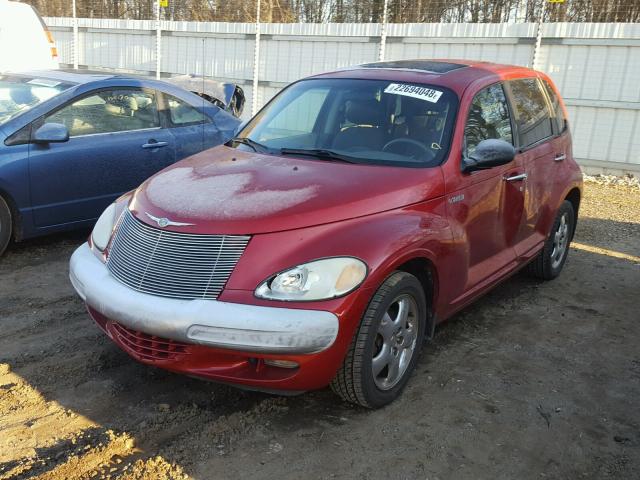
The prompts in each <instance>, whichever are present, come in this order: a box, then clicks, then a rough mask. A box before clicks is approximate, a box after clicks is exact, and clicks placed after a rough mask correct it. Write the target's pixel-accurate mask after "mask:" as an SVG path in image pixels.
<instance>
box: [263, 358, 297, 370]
mask: <svg viewBox="0 0 640 480" xmlns="http://www.w3.org/2000/svg"><path fill="white" fill-rule="evenodd" d="M264 364H265V365H271V366H272V367H279V368H298V367H299V366H300V365H298V363H297V362H292V361H291V360H277V359H275V360H274V359H271V358H265V359H264Z"/></svg>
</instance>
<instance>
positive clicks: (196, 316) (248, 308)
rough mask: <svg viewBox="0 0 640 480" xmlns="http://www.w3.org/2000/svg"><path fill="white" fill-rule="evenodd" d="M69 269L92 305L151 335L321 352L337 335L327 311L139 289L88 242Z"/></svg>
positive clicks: (284, 351) (201, 342) (206, 343)
mask: <svg viewBox="0 0 640 480" xmlns="http://www.w3.org/2000/svg"><path fill="white" fill-rule="evenodd" d="M69 270H70V271H69V277H70V279H71V283H72V284H73V286H74V288H75V289H76V291H77V292H78V295H80V297H81V298H82V299H83V300H84V301H85V302H86V303H87V305H88V306H89V307H90V308H92V309H93V310H96V311H97V312H99V313H100V314H102V315H104V316H105V317H107V318H109V319H111V320H112V321H115V322H118V323H120V324H121V325H124V326H126V327H128V328H130V329H133V330H137V331H140V332H144V333H147V334H149V335H156V336H158V337H163V338H168V339H171V340H176V341H181V342H187V343H192V344H197V345H204V346H208V347H217V348H223V349H231V350H238V351H242V352H259V353H267V354H288V355H296V354H310V353H317V352H321V351H323V350H326V349H327V348H329V347H330V346H331V345H333V343H334V342H335V340H336V337H337V336H338V317H337V316H336V315H334V314H333V313H331V312H326V311H319V310H301V309H293V308H275V307H264V306H257V305H247V304H238V303H227V302H220V301H216V300H179V299H173V298H164V297H157V296H154V295H148V294H145V293H141V292H138V291H136V290H133V289H131V288H129V287H127V286H125V285H124V284H122V283H120V282H119V281H118V280H116V279H115V278H114V277H113V276H111V274H110V273H109V270H108V269H107V267H106V266H105V264H103V263H102V262H101V261H100V260H99V259H98V258H97V257H96V256H95V255H94V254H93V252H92V251H91V249H90V248H89V245H88V244H86V243H85V244H84V245H82V246H80V247H79V248H78V249H77V250H76V251H75V252H74V253H73V255H72V257H71V261H70V269H69Z"/></svg>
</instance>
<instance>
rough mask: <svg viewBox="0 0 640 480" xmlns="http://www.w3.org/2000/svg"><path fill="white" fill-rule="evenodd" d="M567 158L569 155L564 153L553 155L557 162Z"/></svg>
mask: <svg viewBox="0 0 640 480" xmlns="http://www.w3.org/2000/svg"><path fill="white" fill-rule="evenodd" d="M565 158H567V156H566V155H565V154H564V153H559V154H558V155H556V156H555V157H553V160H554V161H556V162H561V161H563V160H564V159H565Z"/></svg>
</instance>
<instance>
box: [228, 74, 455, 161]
mask: <svg viewBox="0 0 640 480" xmlns="http://www.w3.org/2000/svg"><path fill="white" fill-rule="evenodd" d="M457 107H458V98H457V96H456V95H455V94H454V93H453V92H452V91H451V90H449V89H448V88H445V87H442V86H436V85H426V84H420V83H409V82H402V81H389V80H369V79H343V78H341V79H335V78H331V79H309V80H302V81H300V82H297V83H294V84H293V85H291V86H290V87H288V88H286V89H285V90H284V91H283V92H281V93H280V94H279V95H278V96H276V97H275V98H274V99H273V100H272V101H271V102H270V103H269V104H268V105H267V106H266V107H265V108H263V109H262V111H261V112H260V113H259V114H258V115H256V116H255V117H254V118H253V120H251V122H249V124H248V125H247V126H246V127H245V128H244V129H243V130H242V131H241V132H240V134H239V136H238V137H236V139H235V140H234V141H235V142H236V144H237V148H240V149H243V150H244V149H248V148H251V149H253V150H259V151H261V153H266V154H273V155H293V156H298V157H300V158H315V159H324V160H328V161H345V162H351V163H363V164H381V165H393V166H405V167H433V166H437V165H440V164H441V163H442V162H443V161H444V159H445V158H446V155H447V152H448V150H449V143H450V141H451V132H452V131H453V125H454V122H455V118H456V113H457Z"/></svg>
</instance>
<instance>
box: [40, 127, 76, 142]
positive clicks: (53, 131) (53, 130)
mask: <svg viewBox="0 0 640 480" xmlns="http://www.w3.org/2000/svg"><path fill="white" fill-rule="evenodd" d="M68 140H69V130H68V129H67V127H65V126H64V125H63V124H61V123H45V124H44V125H42V126H41V127H40V128H39V129H38V130H36V132H35V133H34V134H33V141H34V142H35V143H63V142H66V141H68Z"/></svg>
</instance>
